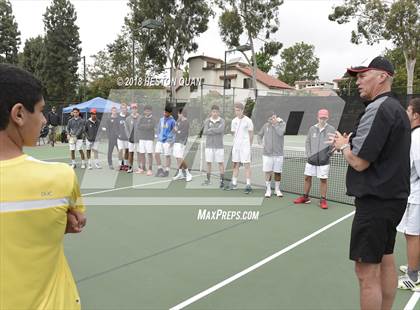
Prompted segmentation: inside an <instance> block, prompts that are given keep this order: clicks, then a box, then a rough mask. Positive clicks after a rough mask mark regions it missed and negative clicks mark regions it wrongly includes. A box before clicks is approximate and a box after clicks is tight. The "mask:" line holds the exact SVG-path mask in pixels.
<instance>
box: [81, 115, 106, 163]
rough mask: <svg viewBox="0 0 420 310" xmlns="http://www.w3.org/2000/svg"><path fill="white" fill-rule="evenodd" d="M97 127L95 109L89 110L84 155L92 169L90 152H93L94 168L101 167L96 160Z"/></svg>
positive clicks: (97, 146) (97, 144)
mask: <svg viewBox="0 0 420 310" xmlns="http://www.w3.org/2000/svg"><path fill="white" fill-rule="evenodd" d="M98 129H99V120H98V119H97V117H96V109H91V110H90V118H89V119H88V120H87V122H86V124H85V133H86V155H87V159H88V169H89V170H91V169H92V161H91V152H93V158H94V164H95V168H96V169H101V168H102V167H101V165H100V164H99V161H98V149H99V142H98V141H96V136H97V134H98Z"/></svg>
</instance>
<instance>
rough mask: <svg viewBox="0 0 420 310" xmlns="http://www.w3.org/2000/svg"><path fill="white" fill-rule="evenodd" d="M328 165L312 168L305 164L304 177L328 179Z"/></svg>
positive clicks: (312, 166)
mask: <svg viewBox="0 0 420 310" xmlns="http://www.w3.org/2000/svg"><path fill="white" fill-rule="evenodd" d="M329 171H330V165H324V166H314V165H311V164H308V163H306V165H305V172H304V175H307V176H311V177H317V178H318V179H328V173H329Z"/></svg>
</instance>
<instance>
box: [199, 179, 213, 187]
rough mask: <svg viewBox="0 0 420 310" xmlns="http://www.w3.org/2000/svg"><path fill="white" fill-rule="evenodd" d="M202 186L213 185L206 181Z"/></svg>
mask: <svg viewBox="0 0 420 310" xmlns="http://www.w3.org/2000/svg"><path fill="white" fill-rule="evenodd" d="M201 185H203V186H208V185H211V182H210V180H205V181H204V182H203V183H201Z"/></svg>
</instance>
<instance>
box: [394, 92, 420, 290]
mask: <svg viewBox="0 0 420 310" xmlns="http://www.w3.org/2000/svg"><path fill="white" fill-rule="evenodd" d="M407 114H408V118H409V120H410V124H411V130H412V131H411V147H410V166H411V175H410V196H409V197H408V201H407V208H406V209H405V213H404V215H403V217H402V219H401V222H400V224H399V225H398V226H397V230H398V231H399V232H401V233H404V235H405V239H406V241H407V263H408V265H407V266H400V270H401V271H404V272H405V274H404V275H402V276H400V277H399V279H398V288H400V289H404V290H409V289H411V290H413V291H420V275H419V269H420V98H415V99H411V100H410V102H409V103H408V107H407Z"/></svg>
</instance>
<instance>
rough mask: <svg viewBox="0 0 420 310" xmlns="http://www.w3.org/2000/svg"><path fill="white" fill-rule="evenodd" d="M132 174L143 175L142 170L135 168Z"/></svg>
mask: <svg viewBox="0 0 420 310" xmlns="http://www.w3.org/2000/svg"><path fill="white" fill-rule="evenodd" d="M134 173H137V174H143V173H144V170H143V169H140V168H137V169H136V170H134Z"/></svg>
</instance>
